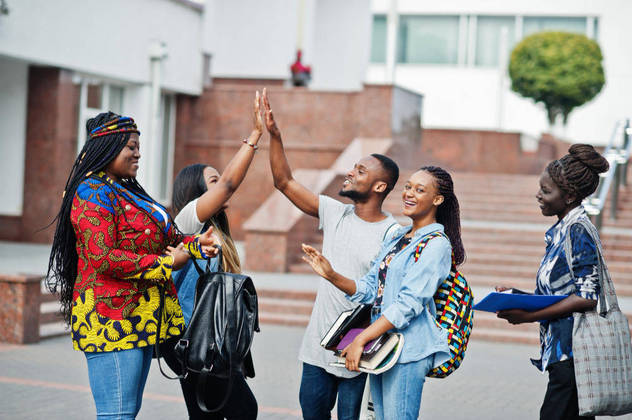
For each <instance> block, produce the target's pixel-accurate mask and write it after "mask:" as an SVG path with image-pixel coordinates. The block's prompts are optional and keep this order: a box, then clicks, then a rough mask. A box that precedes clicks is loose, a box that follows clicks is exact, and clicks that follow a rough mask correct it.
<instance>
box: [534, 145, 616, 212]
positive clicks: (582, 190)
mask: <svg viewBox="0 0 632 420" xmlns="http://www.w3.org/2000/svg"><path fill="white" fill-rule="evenodd" d="M609 167H610V164H609V163H608V161H607V160H606V158H604V157H603V156H602V155H600V154H599V152H597V151H596V150H595V148H594V147H593V146H591V145H590V144H573V145H572V146H571V147H570V148H569V149H568V154H566V155H564V156H563V157H561V158H560V159H557V160H554V161H552V162H550V163H549V164H548V165H547V167H546V171H547V173H548V174H549V176H550V177H551V179H552V180H553V182H555V184H556V185H557V186H558V187H560V189H561V190H562V191H564V192H565V193H566V194H571V195H573V196H575V201H574V202H573V203H571V204H573V205H578V204H580V203H581V201H582V200H583V199H584V198H586V197H588V196H589V195H591V194H592V193H593V192H595V190H596V189H597V186H599V174H600V173H602V172H606V171H607V170H608V168H609Z"/></svg>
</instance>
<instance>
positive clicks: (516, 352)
mask: <svg viewBox="0 0 632 420" xmlns="http://www.w3.org/2000/svg"><path fill="white" fill-rule="evenodd" d="M47 255H48V246H45V245H32V244H29V245H27V244H15V243H9V242H0V267H3V270H2V271H3V272H4V273H11V272H13V273H17V272H27V273H43V272H44V271H45V268H46V262H47ZM253 278H254V279H255V282H256V284H257V286H258V287H266V288H292V289H303V290H315V288H316V285H317V280H318V278H317V277H316V276H313V275H297V274H275V273H253ZM474 292H475V293H476V294H477V296H482V295H483V293H485V292H486V291H485V290H480V291H479V290H475V291H474ZM626 301H627V300H626ZM626 303H629V302H626ZM261 329H262V331H261V333H260V334H258V335H257V336H256V339H255V342H254V345H253V354H254V359H255V367H256V371H257V377H256V378H254V379H253V380H251V381H250V384H251V387H252V389H253V391H254V394H255V396H256V397H257V400H258V402H259V409H260V411H259V418H260V419H297V418H300V417H301V413H300V407H299V405H298V389H299V382H300V374H301V366H300V363H299V362H298V361H297V359H296V357H297V353H298V348H299V345H300V341H301V338H302V335H303V329H302V328H296V327H283V326H274V325H262V327H261ZM537 352H538V349H537V347H536V346H529V345H514V344H501V343H489V342H482V341H472V342H471V343H470V346H469V349H468V352H467V356H466V358H465V361H464V363H463V366H462V367H461V368H460V369H459V370H458V371H457V372H455V373H454V374H453V375H452V376H450V377H449V378H447V379H441V380H438V379H434V380H432V379H431V380H429V381H428V382H427V385H426V387H425V388H424V396H423V402H422V415H423V418H426V419H454V420H460V419H462V420H466V419H467V420H470V419H487V420H494V419H498V420H505V419H511V420H523V419H524V420H527V419H537V418H538V411H539V406H540V404H541V401H542V398H543V395H544V391H545V387H546V376H545V375H542V374H541V373H539V372H538V371H537V370H536V369H535V368H534V367H532V366H531V363H530V362H529V357H533V356H535V355H537ZM155 365H156V363H155V362H154V366H152V369H151V371H150V375H149V380H148V383H147V387H146V389H145V397H144V402H143V407H142V409H141V411H140V414H139V416H138V418H139V419H148V420H149V419H152V420H153V419H166V418H169V419H184V418H186V408H185V406H184V402H183V399H182V396H181V394H180V388H179V385H178V383H177V382H175V381H169V380H167V379H165V378H163V377H162V376H161V375H160V372H159V371H158V367H157V366H155ZM94 412H95V408H94V403H93V400H92V396H91V394H90V389H89V385H88V376H87V370H86V366H85V359H84V357H83V354H82V353H80V352H76V351H74V350H72V346H71V343H70V337H68V336H66V337H59V338H55V339H48V340H44V341H41V342H40V343H38V344H33V345H28V346H15V345H7V344H1V343H0V419H2V420H4V419H12V420H13V419H16V420H19V419H42V418H46V419H50V420H57V419H59V420H62V419H63V420H72V419H89V418H94ZM605 418H607V417H604V419H605ZM617 419H621V420H632V415H628V416H622V417H617Z"/></svg>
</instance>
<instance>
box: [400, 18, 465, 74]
mask: <svg viewBox="0 0 632 420" xmlns="http://www.w3.org/2000/svg"><path fill="white" fill-rule="evenodd" d="M458 47H459V17H458V16H401V17H400V20H399V37H398V43H397V61H398V62H399V63H420V64H457V60H458Z"/></svg>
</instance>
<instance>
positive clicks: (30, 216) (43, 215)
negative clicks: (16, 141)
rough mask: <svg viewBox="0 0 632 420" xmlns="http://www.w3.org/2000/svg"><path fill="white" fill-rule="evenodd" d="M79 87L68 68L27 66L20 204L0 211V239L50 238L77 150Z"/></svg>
mask: <svg viewBox="0 0 632 420" xmlns="http://www.w3.org/2000/svg"><path fill="white" fill-rule="evenodd" d="M78 101H79V88H78V86H76V85H73V84H72V81H71V80H70V74H69V73H68V72H65V71H64V70H61V69H58V68H52V67H37V66H31V67H29V76H28V100H27V121H26V150H25V152H26V153H25V156H26V161H25V166H24V172H25V174H24V210H23V214H22V216H20V217H7V216H0V225H1V226H2V229H0V239H8V240H19V241H24V242H40V243H47V242H51V240H52V237H53V233H54V226H51V227H50V228H48V229H46V230H44V231H42V232H38V230H39V229H41V228H43V227H44V226H46V225H48V224H49V223H50V222H51V221H52V220H53V218H54V217H55V215H56V213H57V211H58V210H59V206H60V204H61V194H62V191H63V189H64V185H65V183H66V178H67V177H68V172H69V171H70V168H71V166H72V164H73V162H74V160H75V157H76V156H77V124H78V121H77V118H78V117H77V106H78V103H79V102H78Z"/></svg>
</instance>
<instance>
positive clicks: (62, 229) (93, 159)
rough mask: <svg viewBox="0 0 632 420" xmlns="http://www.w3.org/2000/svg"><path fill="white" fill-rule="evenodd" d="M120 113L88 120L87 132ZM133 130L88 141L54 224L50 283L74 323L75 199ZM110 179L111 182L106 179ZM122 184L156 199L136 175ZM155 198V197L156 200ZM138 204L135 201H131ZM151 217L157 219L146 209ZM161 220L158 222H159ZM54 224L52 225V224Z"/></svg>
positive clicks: (63, 308) (65, 318)
mask: <svg viewBox="0 0 632 420" xmlns="http://www.w3.org/2000/svg"><path fill="white" fill-rule="evenodd" d="M116 118H120V115H118V114H115V113H113V112H104V113H101V114H99V115H97V116H96V117H94V118H91V119H89V120H88V122H87V123H86V131H87V132H88V133H90V132H91V131H92V130H93V129H95V128H96V127H98V126H100V125H103V124H105V123H107V122H109V121H112V120H114V119H116ZM130 134H131V133H113V134H109V135H104V136H101V137H95V138H92V139H90V138H89V137H88V139H87V140H86V142H85V144H84V146H83V148H82V149H81V152H79V155H78V156H77V159H75V163H74V164H73V165H72V169H71V170H70V175H69V176H68V180H67V181H66V186H65V188H64V194H63V196H62V203H61V207H60V209H59V212H58V213H57V216H56V217H55V219H53V221H52V222H51V224H53V223H55V222H57V226H56V228H55V235H54V237H53V245H52V248H51V252H50V257H49V259H48V270H47V273H46V286H47V288H48V290H50V291H51V292H52V293H56V294H59V300H60V303H61V313H62V315H63V317H64V321H65V322H66V324H68V325H70V323H71V314H72V303H73V290H74V286H75V279H76V277H77V263H78V256H77V249H76V242H77V238H76V236H75V231H74V229H73V226H72V223H71V221H70V211H71V208H72V201H73V198H74V196H75V192H76V191H77V188H78V187H79V184H81V182H83V181H84V180H85V179H86V177H92V178H96V173H97V172H99V171H101V170H104V169H105V168H106V167H107V166H108V164H109V163H110V162H112V160H114V159H115V158H116V156H117V155H118V154H119V153H120V152H121V150H122V149H123V147H125V146H126V145H127V142H128V141H129V137H130ZM103 182H107V181H105V180H104V181H103ZM120 183H121V185H122V186H123V187H125V188H126V189H128V190H129V191H132V192H134V193H136V194H138V195H140V196H143V197H145V198H147V199H149V200H152V199H151V197H150V196H149V194H147V192H146V191H145V190H144V189H143V187H141V185H140V184H139V183H138V181H137V180H136V179H135V178H130V179H123V180H121V182H120ZM112 187H113V188H115V189H116V190H117V192H118V193H120V194H122V195H125V196H128V194H127V192H126V191H122V190H121V189H120V188H118V187H116V186H115V185H112ZM152 201H153V200H152ZM131 202H132V203H134V200H131ZM141 210H142V211H143V212H144V213H146V214H147V215H148V216H149V217H150V219H151V220H154V218H153V217H152V216H151V215H150V214H149V213H148V212H147V211H145V210H144V209H142V208H141ZM156 223H157V222H156ZM49 226H50V225H49Z"/></svg>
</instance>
